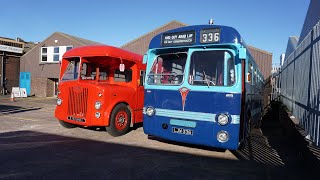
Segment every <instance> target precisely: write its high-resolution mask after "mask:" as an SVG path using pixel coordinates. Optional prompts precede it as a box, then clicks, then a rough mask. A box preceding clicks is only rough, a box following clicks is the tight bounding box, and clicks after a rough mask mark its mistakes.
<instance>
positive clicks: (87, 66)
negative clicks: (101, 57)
mask: <svg viewBox="0 0 320 180" xmlns="http://www.w3.org/2000/svg"><path fill="white" fill-rule="evenodd" d="M96 76H97V66H96V64H93V63H82V68H81V79H83V80H95V79H96Z"/></svg>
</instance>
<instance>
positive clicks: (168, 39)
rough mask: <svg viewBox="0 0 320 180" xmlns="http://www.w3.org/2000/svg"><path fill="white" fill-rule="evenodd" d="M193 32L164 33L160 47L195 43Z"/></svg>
mask: <svg viewBox="0 0 320 180" xmlns="http://www.w3.org/2000/svg"><path fill="white" fill-rule="evenodd" d="M195 36H196V34H195V31H186V32H176V33H165V34H163V35H162V39H161V46H183V45H191V44H194V43H195Z"/></svg>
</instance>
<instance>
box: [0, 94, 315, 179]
mask: <svg viewBox="0 0 320 180" xmlns="http://www.w3.org/2000/svg"><path fill="white" fill-rule="evenodd" d="M54 108H55V99H54V98H34V97H32V98H25V99H21V98H20V99H16V101H15V102H11V101H9V97H8V96H6V97H4V96H0V122H1V126H0V179H284V178H290V179H302V178H308V179H320V176H319V174H318V172H320V171H319V168H318V164H319V160H318V156H317V155H319V156H320V150H319V149H318V148H315V147H313V146H312V151H311V150H310V145H309V144H307V143H306V141H304V139H303V138H301V137H302V136H300V134H299V132H298V131H297V130H296V129H295V128H294V127H293V129H292V130H288V128H287V126H290V123H287V124H286V123H284V122H285V121H284V120H283V119H285V118H287V116H286V114H285V112H282V111H281V110H279V108H278V109H275V108H273V109H272V108H271V109H270V110H269V111H268V113H267V114H266V116H265V117H264V120H263V124H262V127H261V129H254V130H253V131H252V136H251V138H250V143H249V145H248V146H246V147H245V148H244V149H243V150H241V151H240V150H238V151H228V150H222V149H215V148H208V147H202V146H194V145H188V144H181V143H175V142H170V141H165V140H161V139H156V138H153V139H148V138H147V136H146V135H145V134H144V133H143V129H142V127H136V128H134V129H132V130H131V132H130V133H128V134H126V135H124V136H121V137H112V136H110V135H108V133H107V132H106V131H105V129H104V128H74V129H66V128H63V127H62V126H60V124H59V123H58V121H57V120H56V119H55V118H54V114H53V112H54ZM288 124H289V125H288ZM284 127H286V128H284Z"/></svg>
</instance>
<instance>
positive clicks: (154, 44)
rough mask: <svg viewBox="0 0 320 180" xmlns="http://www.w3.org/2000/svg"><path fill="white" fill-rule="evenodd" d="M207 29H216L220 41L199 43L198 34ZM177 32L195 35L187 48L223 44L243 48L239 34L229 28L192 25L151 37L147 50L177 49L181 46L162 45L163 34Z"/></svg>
mask: <svg viewBox="0 0 320 180" xmlns="http://www.w3.org/2000/svg"><path fill="white" fill-rule="evenodd" d="M208 29H218V31H219V32H220V40H219V42H216V43H210V44H207V43H205V44H204V43H201V42H200V33H201V30H208ZM178 32H191V33H193V32H194V34H195V40H194V42H193V43H191V44H189V45H188V46H198V45H199V46H207V45H212V44H217V43H218V44H224V43H239V44H242V45H244V46H245V43H244V42H243V39H242V38H241V36H240V34H239V32H238V31H237V30H236V29H234V28H232V27H229V26H221V25H194V26H185V27H181V28H177V29H173V30H169V31H166V32H163V33H160V34H158V35H156V36H155V37H153V39H152V40H151V42H150V45H149V49H154V48H164V47H179V46H183V45H176V44H173V45H165V46H164V45H162V42H163V35H164V34H174V33H178Z"/></svg>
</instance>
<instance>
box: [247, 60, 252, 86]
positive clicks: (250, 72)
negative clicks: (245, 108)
mask: <svg viewBox="0 0 320 180" xmlns="http://www.w3.org/2000/svg"><path fill="white" fill-rule="evenodd" d="M252 70H253V67H252V64H251V63H249V69H248V76H247V82H248V83H249V84H252V79H253V77H252Z"/></svg>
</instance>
